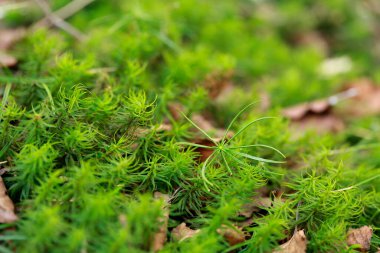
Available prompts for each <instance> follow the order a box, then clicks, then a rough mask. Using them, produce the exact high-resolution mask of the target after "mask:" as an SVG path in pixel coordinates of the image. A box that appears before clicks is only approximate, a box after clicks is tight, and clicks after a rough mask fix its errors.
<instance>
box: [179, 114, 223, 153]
mask: <svg viewBox="0 0 380 253" xmlns="http://www.w3.org/2000/svg"><path fill="white" fill-rule="evenodd" d="M181 114H182V116H183V117H185V119H187V120H188V121H189V122H190V123H191V124H192V125H193V126H194V127H195V128H197V129H198V130H199V131H201V132H202V133H203V134H204V135H205V136H206V137H207V138H209V139H210V141H212V142H213V143H214V144H215V146H216V145H217V143H216V142H215V141H214V139H213V138H211V136H210V135H208V133H206V132H205V131H204V130H203V129H202V128H200V127H199V126H198V125H197V124H195V123H194V122H193V121H192V120H191V119H189V118H188V117H187V116H186V115H185V114H184V113H182V112H181Z"/></svg>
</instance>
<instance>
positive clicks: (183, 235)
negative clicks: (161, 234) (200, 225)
mask: <svg viewBox="0 0 380 253" xmlns="http://www.w3.org/2000/svg"><path fill="white" fill-rule="evenodd" d="M199 231H200V230H199V229H196V230H194V229H191V228H189V227H188V226H186V223H184V222H182V223H181V224H179V225H178V226H177V227H175V228H173V230H172V236H173V239H174V240H176V241H182V240H185V239H187V238H191V237H193V236H194V235H196V234H197V233H199Z"/></svg>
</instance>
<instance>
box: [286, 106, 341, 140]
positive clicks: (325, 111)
mask: <svg viewBox="0 0 380 253" xmlns="http://www.w3.org/2000/svg"><path fill="white" fill-rule="evenodd" d="M283 115H284V116H285V117H287V118H289V119H290V120H291V125H292V126H293V128H295V129H296V130H298V131H306V130H309V129H313V130H315V131H316V132H318V133H323V132H339V131H342V130H343V129H344V128H345V124H344V121H343V120H342V119H341V118H340V117H338V116H337V115H336V114H335V113H334V112H333V111H332V103H331V100H330V99H322V100H316V101H313V102H309V103H303V104H300V105H296V106H292V107H288V108H286V109H284V110H283Z"/></svg>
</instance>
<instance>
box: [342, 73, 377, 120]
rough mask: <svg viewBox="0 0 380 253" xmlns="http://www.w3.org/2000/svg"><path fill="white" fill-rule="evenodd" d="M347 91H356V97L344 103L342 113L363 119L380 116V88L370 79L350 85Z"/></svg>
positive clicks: (347, 86)
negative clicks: (364, 117)
mask: <svg viewBox="0 0 380 253" xmlns="http://www.w3.org/2000/svg"><path fill="white" fill-rule="evenodd" d="M345 89H346V90H348V89H352V90H355V91H356V96H355V97H353V98H352V99H350V100H348V101H347V102H345V103H344V106H343V108H342V113H343V114H345V115H349V116H355V117H361V116H370V115H376V114H380V86H378V85H375V83H373V82H372V81H371V80H369V79H361V80H357V81H354V82H352V83H349V84H347V85H346V86H345Z"/></svg>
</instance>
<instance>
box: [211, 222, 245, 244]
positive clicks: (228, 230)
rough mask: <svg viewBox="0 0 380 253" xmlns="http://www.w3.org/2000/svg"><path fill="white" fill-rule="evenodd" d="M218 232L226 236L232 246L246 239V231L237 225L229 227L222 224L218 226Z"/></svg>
mask: <svg viewBox="0 0 380 253" xmlns="http://www.w3.org/2000/svg"><path fill="white" fill-rule="evenodd" d="M217 232H218V233H219V234H220V235H222V236H223V237H224V239H225V240H226V241H227V242H228V244H229V245H230V246H233V245H236V244H239V243H242V242H244V241H245V233H244V232H243V231H242V228H239V227H237V226H234V227H229V226H226V225H222V226H221V227H220V228H218V230H217Z"/></svg>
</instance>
